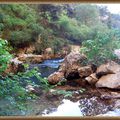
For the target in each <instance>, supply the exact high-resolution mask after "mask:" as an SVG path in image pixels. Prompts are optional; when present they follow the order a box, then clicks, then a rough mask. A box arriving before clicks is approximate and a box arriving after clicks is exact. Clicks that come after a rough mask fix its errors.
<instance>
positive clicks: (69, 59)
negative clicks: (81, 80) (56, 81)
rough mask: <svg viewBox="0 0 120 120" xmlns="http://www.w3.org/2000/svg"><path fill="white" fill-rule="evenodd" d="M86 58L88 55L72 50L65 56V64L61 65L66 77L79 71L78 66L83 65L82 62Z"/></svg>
mask: <svg viewBox="0 0 120 120" xmlns="http://www.w3.org/2000/svg"><path fill="white" fill-rule="evenodd" d="M85 59H86V57H85V56H84V55H82V54H80V53H78V52H71V53H70V54H68V55H67V56H66V57H65V59H64V62H63V64H62V65H61V66H60V69H61V71H63V72H64V73H65V77H66V78H67V77H68V76H69V75H72V74H77V73H78V68H80V67H81V66H82V65H81V63H82V62H83V61H84V60H85ZM74 76H76V75H74Z"/></svg>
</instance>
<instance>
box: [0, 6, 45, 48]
mask: <svg viewBox="0 0 120 120" xmlns="http://www.w3.org/2000/svg"><path fill="white" fill-rule="evenodd" d="M0 12H1V14H0V22H1V25H0V29H1V33H2V37H3V38H5V39H7V40H9V41H10V42H11V44H12V45H14V46H17V47H18V46H19V45H20V44H23V45H24V44H27V42H32V41H35V40H36V39H37V38H38V35H39V34H40V33H41V32H42V31H43V30H44V29H43V27H42V26H41V25H40V24H39V23H38V16H37V13H36V11H35V10H34V9H33V8H30V7H29V6H28V5H26V4H5V5H4V4H2V5H0Z"/></svg>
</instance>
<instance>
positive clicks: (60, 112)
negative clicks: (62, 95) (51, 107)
mask: <svg viewBox="0 0 120 120" xmlns="http://www.w3.org/2000/svg"><path fill="white" fill-rule="evenodd" d="M79 104H80V103H79V101H78V102H72V101H70V100H67V99H63V104H61V105H59V106H58V108H57V110H56V111H54V112H53V111H52V113H50V114H46V110H45V111H44V114H45V115H44V116H83V114H82V112H81V111H80V108H79Z"/></svg>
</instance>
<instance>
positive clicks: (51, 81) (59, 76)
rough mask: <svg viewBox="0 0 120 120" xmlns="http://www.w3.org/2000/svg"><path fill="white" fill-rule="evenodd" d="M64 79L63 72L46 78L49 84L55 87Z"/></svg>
mask: <svg viewBox="0 0 120 120" xmlns="http://www.w3.org/2000/svg"><path fill="white" fill-rule="evenodd" d="M63 79H64V73H63V72H54V73H53V74H51V75H50V76H49V77H48V82H49V84H52V85H55V84H57V83H58V82H60V81H62V80H63Z"/></svg>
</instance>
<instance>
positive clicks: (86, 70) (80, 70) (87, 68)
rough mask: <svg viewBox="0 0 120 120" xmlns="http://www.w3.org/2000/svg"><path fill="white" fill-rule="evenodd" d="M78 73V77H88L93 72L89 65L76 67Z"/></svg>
mask: <svg viewBox="0 0 120 120" xmlns="http://www.w3.org/2000/svg"><path fill="white" fill-rule="evenodd" d="M78 73H79V76H80V77H88V76H89V75H91V74H92V73H93V71H92V68H91V66H85V67H80V68H78Z"/></svg>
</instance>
